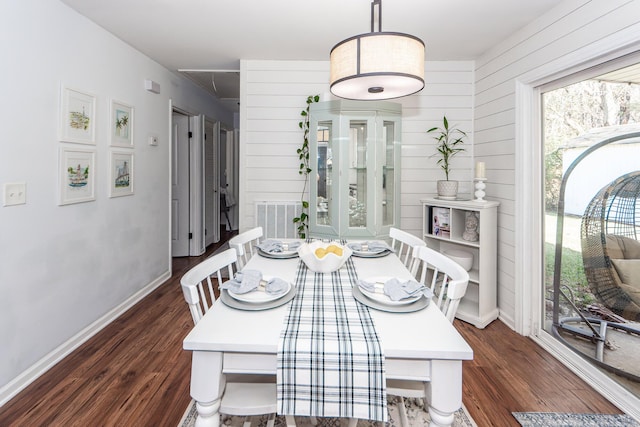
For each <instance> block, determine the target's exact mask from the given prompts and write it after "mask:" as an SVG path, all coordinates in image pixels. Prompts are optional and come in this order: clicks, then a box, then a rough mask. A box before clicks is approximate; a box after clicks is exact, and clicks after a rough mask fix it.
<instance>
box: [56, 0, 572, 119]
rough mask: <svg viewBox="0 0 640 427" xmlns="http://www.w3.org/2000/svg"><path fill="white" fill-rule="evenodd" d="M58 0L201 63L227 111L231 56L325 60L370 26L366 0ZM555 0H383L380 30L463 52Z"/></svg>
mask: <svg viewBox="0 0 640 427" xmlns="http://www.w3.org/2000/svg"><path fill="white" fill-rule="evenodd" d="M61 1H62V2H63V3H65V4H67V5H68V6H70V7H71V8H73V9H75V10H76V11H78V12H79V13H80V14H82V15H84V16H86V17H87V18H89V19H90V20H92V21H94V22H95V23H96V24H98V25H99V26H101V27H103V28H104V29H106V30H107V31H109V32H111V33H113V34H115V35H116V36H117V37H119V38H120V39H122V40H124V41H125V42H126V43H128V44H130V45H131V46H133V47H134V48H136V49H137V50H139V51H141V52H143V53H144V54H146V55H147V56H149V57H150V58H152V59H154V60H155V61H157V62H158V63H160V64H162V65H163V66H165V67H166V68H168V69H170V70H173V71H179V70H203V71H202V72H186V73H184V74H186V75H188V76H189V77H190V78H192V79H193V80H194V81H196V82H197V83H198V84H200V85H202V86H203V87H206V88H207V90H209V91H211V92H212V93H214V94H216V93H217V96H218V98H220V99H221V100H222V101H223V102H224V103H225V104H226V105H227V106H228V107H229V108H230V109H233V110H234V111H237V106H238V98H239V94H240V91H239V84H240V77H239V72H238V71H239V68H240V59H271V60H328V59H329V51H330V50H331V48H332V47H333V46H334V45H335V44H337V43H339V42H340V41H342V40H343V39H346V38H348V37H351V36H354V35H356V34H361V33H367V32H369V31H370V30H371V28H370V25H371V23H370V20H371V16H370V8H371V1H370V0H315V1H303V0H270V1H258V0H226V1H223V0H109V1H104V0H61ZM560 2H561V0H529V1H514V0H385V1H384V2H382V12H383V13H382V18H383V19H382V30H383V31H397V32H403V33H408V34H412V35H414V36H417V37H419V38H421V39H422V40H423V41H424V42H425V45H426V59H427V60H473V59H475V58H477V57H479V56H480V55H481V54H482V53H484V52H486V51H487V50H489V49H491V48H492V47H493V46H495V45H496V44H498V43H500V42H501V41H503V40H504V39H505V38H507V37H508V36H509V35H511V34H512V33H514V32H515V31H517V30H518V29H520V28H522V27H524V26H526V25H527V24H529V23H530V22H532V21H534V20H535V19H536V18H538V17H539V16H541V15H543V14H544V13H545V12H547V11H548V10H550V9H551V8H553V7H554V6H556V5H557V4H559V3H560ZM212 70H213V71H216V72H212ZM227 71H232V72H227ZM212 76H213V83H212ZM214 88H215V89H214Z"/></svg>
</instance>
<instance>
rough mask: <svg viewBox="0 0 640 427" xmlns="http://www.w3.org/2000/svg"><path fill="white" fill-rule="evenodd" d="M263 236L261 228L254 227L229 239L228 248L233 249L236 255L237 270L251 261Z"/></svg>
mask: <svg viewBox="0 0 640 427" xmlns="http://www.w3.org/2000/svg"><path fill="white" fill-rule="evenodd" d="M263 236H264V233H263V231H262V227H255V228H252V229H250V230H247V231H243V232H242V233H240V234H238V235H237V236H233V237H232V238H231V239H229V247H230V248H232V249H235V251H236V254H237V255H238V267H239V268H242V267H244V266H245V265H246V264H247V262H248V261H249V259H251V257H252V256H253V254H254V253H255V252H256V250H257V247H258V245H259V244H260V240H261V239H262V237H263Z"/></svg>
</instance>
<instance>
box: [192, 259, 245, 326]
mask: <svg viewBox="0 0 640 427" xmlns="http://www.w3.org/2000/svg"><path fill="white" fill-rule="evenodd" d="M237 262H238V257H237V255H236V250H235V249H227V250H226V251H224V252H221V253H219V254H216V255H213V256H211V257H209V258H207V259H205V260H204V261H202V262H201V263H200V264H198V265H196V266H195V267H193V268H191V269H190V270H189V271H187V272H186V273H185V274H184V275H183V276H182V278H181V279H180V285H181V287H182V293H183V294H184V298H185V300H186V302H187V304H188V305H189V311H190V312H191V317H192V319H193V323H194V324H195V323H198V321H200V319H201V318H202V316H204V315H205V314H206V313H207V311H209V308H211V306H212V305H213V303H214V302H215V300H216V297H215V293H214V291H215V288H216V287H215V284H214V283H213V281H212V280H211V279H212V277H213V278H215V279H216V280H217V285H218V287H219V285H220V284H222V282H223V280H224V279H225V278H232V277H233V275H234V266H237ZM236 271H237V270H236ZM223 273H224V274H223ZM225 276H226V277H225Z"/></svg>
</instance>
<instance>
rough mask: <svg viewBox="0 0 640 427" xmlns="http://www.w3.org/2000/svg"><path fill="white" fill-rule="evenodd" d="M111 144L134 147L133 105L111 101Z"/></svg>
mask: <svg viewBox="0 0 640 427" xmlns="http://www.w3.org/2000/svg"><path fill="white" fill-rule="evenodd" d="M110 123H111V124H110V125H109V127H110V133H111V135H110V136H111V145H113V146H117V147H133V107H132V106H130V105H127V104H125V103H122V102H119V101H114V100H112V101H111V122H110Z"/></svg>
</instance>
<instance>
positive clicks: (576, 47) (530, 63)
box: [474, 0, 640, 327]
mask: <svg viewBox="0 0 640 427" xmlns="http://www.w3.org/2000/svg"><path fill="white" fill-rule="evenodd" d="M638 17H640V1H637V0H636V1H630V0H624V1H622V0H609V1H606V2H605V1H586V0H567V1H564V2H562V3H559V5H558V6H557V7H556V8H555V9H553V10H551V11H549V13H547V14H546V15H544V16H543V17H541V18H540V19H539V20H537V21H535V22H534V23H532V24H531V25H529V26H527V27H525V28H523V29H522V30H520V31H519V32H517V33H515V34H514V35H512V36H511V37H510V38H509V39H507V40H505V41H504V42H503V43H502V44H501V45H499V46H496V47H495V48H494V49H492V50H491V51H489V52H487V53H486V54H485V55H483V56H482V57H481V58H480V59H479V60H478V61H477V62H476V70H475V73H476V80H475V104H474V106H475V117H474V128H475V129H474V130H475V134H474V150H475V156H476V160H479V161H484V162H486V165H487V178H488V181H487V190H486V191H487V196H488V197H489V198H491V199H496V200H499V201H500V202H501V205H500V208H499V216H498V227H499V230H498V239H499V245H498V251H499V253H498V285H499V288H498V305H499V307H500V313H501V314H500V316H501V319H502V320H503V321H505V322H506V323H507V324H509V325H510V326H511V327H515V324H516V318H517V315H518V313H516V306H517V302H516V295H520V292H519V291H521V290H520V289H518V288H517V287H518V286H522V283H517V282H518V280H516V278H517V277H519V274H517V271H516V270H517V268H518V269H521V270H519V271H520V277H523V276H524V277H526V276H527V273H526V272H531V271H533V270H534V269H538V268H539V267H538V266H537V265H534V264H532V262H531V258H529V257H523V259H518V260H516V254H519V253H522V252H523V249H524V252H526V248H523V247H522V245H529V244H530V241H527V240H529V239H527V238H524V237H523V236H524V234H525V233H522V230H523V229H524V230H527V227H533V226H534V225H533V224H529V223H528V222H529V221H527V219H525V218H517V217H516V211H517V209H518V208H517V206H518V205H519V204H520V205H523V204H524V202H525V201H524V200H523V199H521V198H528V199H529V200H535V198H536V197H539V195H538V194H531V193H528V194H527V192H519V191H518V188H516V182H518V180H520V182H527V181H528V180H531V179H534V178H533V177H532V176H531V175H529V174H530V172H526V171H525V170H524V168H522V167H520V168H518V167H517V164H516V158H517V153H518V151H517V150H519V148H518V147H521V148H522V149H523V153H524V152H525V151H527V150H528V149H526V148H527V147H525V146H523V145H521V144H537V145H539V142H538V141H537V140H536V139H535V138H533V137H532V135H525V138H521V137H517V135H518V134H517V127H520V128H527V126H528V125H529V124H528V123H522V122H518V120H519V119H518V117H519V116H517V112H518V109H519V108H522V105H517V103H516V83H517V82H525V84H530V85H535V84H539V83H542V82H545V81H550V80H553V79H554V78H556V77H557V76H559V75H562V74H563V73H566V71H565V70H567V69H569V68H573V69H577V68H580V66H581V64H587V63H589V62H590V61H592V60H593V59H594V58H595V57H596V56H598V55H602V54H604V53H605V51H606V50H607V48H606V47H605V48H603V46H606V45H610V48H608V49H609V50H610V51H613V50H615V49H618V48H620V47H621V44H619V43H616V42H615V40H616V39H617V38H619V37H622V38H623V39H625V40H626V41H628V40H629V39H633V38H635V39H636V41H640V24H639V23H638V21H639V20H638ZM585 66H586V65H585ZM532 76H535V77H532ZM534 80H535V83H534V82H533V81H534ZM524 120H528V118H526V117H525V118H524ZM524 120H523V121H524ZM518 138H520V139H523V140H520V139H518ZM525 149H526V150H525ZM525 161H526V160H525ZM533 167H534V168H535V167H536V165H534V166H533ZM516 169H518V170H516ZM517 173H520V174H521V175H516V174H517ZM525 173H526V174H528V175H527V176H525V175H524V174H525ZM534 238H535V236H534ZM516 264H517V268H516ZM527 302H528V300H527V298H526V297H523V298H521V303H522V304H523V305H526V304H527ZM526 309H527V308H526V307H525V308H524V310H526Z"/></svg>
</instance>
